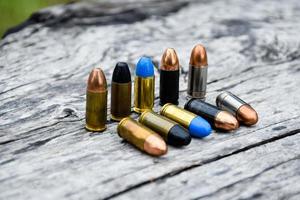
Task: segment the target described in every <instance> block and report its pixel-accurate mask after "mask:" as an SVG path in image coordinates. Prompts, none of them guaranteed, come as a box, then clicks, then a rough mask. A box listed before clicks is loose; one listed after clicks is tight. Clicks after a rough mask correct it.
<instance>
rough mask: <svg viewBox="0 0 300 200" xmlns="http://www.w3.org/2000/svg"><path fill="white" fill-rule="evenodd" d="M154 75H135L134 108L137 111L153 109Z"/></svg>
mask: <svg viewBox="0 0 300 200" xmlns="http://www.w3.org/2000/svg"><path fill="white" fill-rule="evenodd" d="M154 87H155V85H154V76H153V77H147V78H143V77H138V76H136V77H135V80H134V108H133V110H134V111H135V112H137V113H142V112H144V111H145V110H152V108H153V106H154V89H155V88H154Z"/></svg>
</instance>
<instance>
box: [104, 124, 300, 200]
mask: <svg viewBox="0 0 300 200" xmlns="http://www.w3.org/2000/svg"><path fill="white" fill-rule="evenodd" d="M298 133H300V129H295V130H293V131H289V132H287V133H285V134H283V135H279V136H275V137H273V138H270V139H267V140H264V141H261V142H257V143H254V144H251V145H249V146H246V147H244V148H241V149H238V150H236V151H233V152H231V153H229V154H225V155H219V156H217V157H214V158H211V159H207V160H204V161H202V162H200V163H196V164H193V165H190V166H187V167H184V168H181V169H178V170H175V171H172V172H170V173H167V174H164V175H162V176H159V177H157V178H154V179H151V180H147V181H144V182H141V183H139V184H136V185H133V186H131V187H129V188H127V189H125V190H122V191H119V192H117V193H114V194H112V195H110V196H108V197H105V198H103V199H105V200H107V199H112V198H115V197H117V196H120V195H122V194H125V193H126V192H129V191H132V190H135V189H138V188H140V187H142V186H145V185H147V184H149V183H153V182H156V181H161V180H163V179H166V178H169V177H173V176H176V175H179V174H181V173H182V172H186V171H188V170H191V169H194V168H197V167H201V166H203V165H206V164H209V163H212V162H215V161H218V160H221V159H223V158H227V157H229V156H232V155H235V154H238V153H241V152H244V151H247V150H249V149H252V148H256V147H259V146H261V145H265V144H268V143H272V142H275V141H277V140H280V139H283V138H286V137H289V136H293V135H296V134H298Z"/></svg>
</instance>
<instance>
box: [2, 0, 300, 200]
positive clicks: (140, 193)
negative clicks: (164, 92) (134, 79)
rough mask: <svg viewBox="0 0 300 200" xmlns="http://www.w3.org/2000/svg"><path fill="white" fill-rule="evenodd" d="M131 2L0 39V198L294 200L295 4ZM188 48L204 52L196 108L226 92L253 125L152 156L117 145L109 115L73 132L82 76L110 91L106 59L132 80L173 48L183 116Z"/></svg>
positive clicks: (35, 24) (299, 74) (54, 16)
mask: <svg viewBox="0 0 300 200" xmlns="http://www.w3.org/2000/svg"><path fill="white" fill-rule="evenodd" d="M120 2H122V6H119V7H118V4H119V3H120ZM130 2H131V3H129V4H126V3H127V1H112V2H111V3H105V2H104V3H103V2H102V3H95V4H92V5H90V4H89V3H75V4H70V5H63V6H56V7H53V8H49V9H45V10H42V11H40V12H38V13H35V14H34V15H32V17H31V18H30V19H29V20H28V21H26V22H25V23H23V24H22V25H21V26H19V27H17V28H15V29H13V30H11V31H10V32H8V33H7V34H6V36H5V38H4V39H3V40H1V41H0V199H113V198H117V199H118V198H120V199H141V198H144V199H251V198H260V199H299V197H300V188H299V173H300V163H299V133H300V118H299V116H300V106H299V102H300V89H299V86H300V41H299V30H300V23H299V20H300V4H299V2H298V1H297V0H288V1H285V2H284V3H283V2H281V1H254V0H251V1H234V0H228V1H214V2H210V1H163V2H162V1H146V0H143V1H139V3H136V2H134V1H130ZM124 13H125V14H124ZM141 13H142V14H143V16H142V17H139V16H141V15H142V14H141ZM13 32H14V33H13ZM197 43H202V44H204V45H205V46H206V47H207V53H208V62H209V76H208V82H209V83H208V95H207V101H208V102H210V103H214V101H215V97H216V96H217V95H218V94H219V93H220V92H221V91H223V90H230V91H231V92H233V93H235V94H236V95H238V96H239V97H241V98H242V99H244V100H245V101H247V102H249V103H250V104H251V105H252V106H253V107H254V108H255V109H256V110H257V111H258V113H259V117H260V119H259V123H258V124H257V125H255V126H253V127H250V128H249V127H244V126H241V127H240V128H239V129H238V130H237V131H235V132H232V133H221V132H215V131H214V132H213V133H212V135H211V136H209V137H207V138H205V139H202V140H201V139H193V140H192V142H191V144H190V145H189V146H187V147H184V148H173V147H169V152H168V154H167V155H165V156H163V157H160V158H154V157H151V156H148V155H145V154H143V153H141V152H140V151H138V150H136V149H135V148H134V147H132V146H131V145H130V144H128V143H126V142H124V141H122V139H121V138H119V137H118V135H117V133H116V126H117V123H113V122H111V121H110V120H109V116H108V129H107V130H106V131H105V132H103V133H96V134H92V133H89V132H87V131H86V130H85V129H84V123H85V121H84V115H85V89H86V80H87V76H88V73H89V72H90V70H91V69H92V68H93V67H98V66H101V67H102V69H103V70H104V71H105V74H106V78H107V81H108V83H110V80H111V75H112V70H113V68H114V65H115V64H116V62H117V61H126V62H128V63H129V64H130V67H131V72H132V75H133V76H134V68H135V63H136V62H137V60H138V58H139V57H140V56H142V55H147V56H151V57H152V58H153V60H154V62H155V63H156V65H157V66H158V63H159V61H160V58H161V55H162V53H163V51H164V49H165V48H167V47H173V48H175V49H176V51H177V53H178V55H179V58H180V64H181V66H182V74H181V80H180V90H181V92H180V105H181V106H182V105H183V104H184V102H185V101H186V88H187V82H186V81H187V69H188V63H189V56H190V51H191V49H192V47H193V46H194V45H195V44H197ZM158 82H159V72H158V71H157V70H156V83H158ZM158 91H159V88H158V84H156V96H157V99H156V102H155V110H156V111H157V110H159V108H160V106H159V105H158V94H159V92H158ZM108 99H109V100H110V96H109V98H108ZM108 103H109V101H108ZM108 113H109V111H108ZM132 116H133V117H137V115H136V114H134V113H133V114H132Z"/></svg>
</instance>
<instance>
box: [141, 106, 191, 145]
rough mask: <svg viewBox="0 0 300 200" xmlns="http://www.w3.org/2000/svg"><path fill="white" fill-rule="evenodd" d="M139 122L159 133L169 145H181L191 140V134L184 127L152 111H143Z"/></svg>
mask: <svg viewBox="0 0 300 200" xmlns="http://www.w3.org/2000/svg"><path fill="white" fill-rule="evenodd" d="M139 122H140V123H142V124H144V125H145V126H147V127H149V128H151V129H152V130H154V131H155V132H157V133H158V134H160V135H161V136H162V137H163V138H164V140H165V141H166V142H167V143H168V144H170V145H173V146H182V145H188V144H190V142H191V136H190V134H189V132H188V131H187V130H186V129H185V128H183V127H182V126H180V125H179V124H178V123H176V122H174V121H172V120H170V119H168V118H166V117H164V116H161V115H159V114H156V113H155V112H153V111H150V110H146V111H145V112H143V113H142V115H141V116H140V118H139Z"/></svg>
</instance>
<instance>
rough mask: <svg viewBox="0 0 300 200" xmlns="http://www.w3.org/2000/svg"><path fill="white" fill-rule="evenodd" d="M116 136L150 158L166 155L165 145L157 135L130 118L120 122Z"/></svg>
mask: <svg viewBox="0 0 300 200" xmlns="http://www.w3.org/2000/svg"><path fill="white" fill-rule="evenodd" d="M118 134H119V136H120V137H121V138H123V139H125V140H126V141H128V142H129V143H131V144H132V145H134V146H135V147H137V148H138V149H140V150H142V151H145V152H146V153H148V154H150V155H152V156H161V155H164V154H166V153H167V150H168V148H167V145H166V143H165V141H164V140H163V139H162V138H161V137H160V136H159V135H158V134H157V133H155V132H154V131H152V130H151V129H149V128H147V127H146V126H144V125H142V124H141V123H139V122H137V121H135V120H133V119H131V118H130V117H126V118H124V119H122V120H121V121H120V123H119V125H118Z"/></svg>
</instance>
